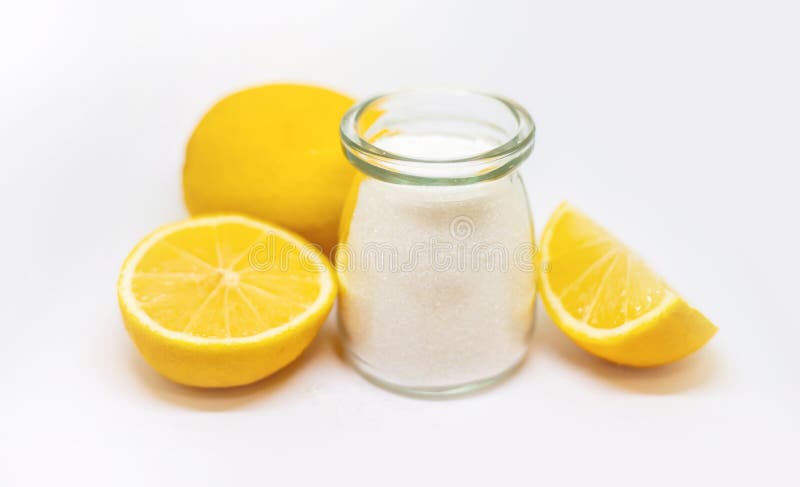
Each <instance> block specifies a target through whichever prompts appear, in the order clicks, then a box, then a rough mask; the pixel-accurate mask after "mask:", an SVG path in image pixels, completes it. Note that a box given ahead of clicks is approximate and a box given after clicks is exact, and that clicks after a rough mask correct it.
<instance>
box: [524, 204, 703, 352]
mask: <svg viewBox="0 0 800 487" xmlns="http://www.w3.org/2000/svg"><path fill="white" fill-rule="evenodd" d="M538 259H539V265H538V266H537V269H538V273H539V281H540V284H541V287H540V289H541V295H542V300H543V301H544V304H545V308H546V309H547V311H548V314H549V315H550V317H551V318H552V319H553V321H554V322H555V323H556V325H558V327H559V328H561V330H562V331H563V332H564V333H566V334H567V336H569V337H570V338H571V339H572V340H573V341H574V342H575V343H576V344H578V345H579V346H580V347H582V348H583V349H585V350H587V351H588V352H590V353H592V354H594V355H597V356H599V357H602V358H604V359H607V360H610V361H612V362H616V363H619V364H624V365H630V366H636V367H648V366H655V365H662V364H667V363H670V362H674V361H675V360H678V359H680V358H682V357H685V356H687V355H689V354H690V353H692V352H694V351H695V350H697V349H699V348H700V347H702V346H703V345H704V344H705V343H706V342H708V340H710V339H711V337H712V336H713V335H714V333H716V331H717V327H716V326H714V325H713V324H712V323H711V322H710V321H709V320H708V319H706V317H705V316H703V315H702V314H701V313H700V312H699V311H697V310H695V309H694V308H692V307H690V306H689V305H688V304H687V303H686V302H685V301H684V300H683V299H681V297H680V296H678V295H677V294H676V293H675V292H674V291H673V290H672V289H671V288H670V287H669V286H668V285H667V284H666V283H665V282H664V280H663V279H662V278H661V277H659V276H658V275H657V274H656V273H655V272H653V271H652V270H650V268H649V267H647V265H646V264H645V263H644V262H643V261H642V259H641V258H639V257H638V256H637V255H635V254H634V253H633V252H631V251H630V250H629V249H628V248H627V247H625V245H623V244H622V243H621V242H620V241H619V240H617V239H616V238H615V237H614V236H612V235H611V234H610V233H608V232H607V231H606V230H605V229H603V228H602V227H601V226H599V225H598V224H596V223H595V222H594V221H592V220H591V219H589V218H588V217H587V216H586V215H584V214H583V213H581V212H580V211H578V210H577V209H575V208H574V207H573V206H571V205H570V204H569V203H566V202H565V203H562V204H561V205H560V206H559V207H558V209H557V210H556V211H555V212H554V214H553V215H552V216H551V217H550V220H549V221H548V223H547V226H546V228H545V230H544V233H543V235H542V245H541V252H540V253H539V256H538Z"/></svg>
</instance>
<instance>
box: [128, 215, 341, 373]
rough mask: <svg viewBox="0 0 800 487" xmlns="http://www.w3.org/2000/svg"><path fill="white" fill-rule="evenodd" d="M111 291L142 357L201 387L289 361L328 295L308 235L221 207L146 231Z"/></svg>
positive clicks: (313, 330)
mask: <svg viewBox="0 0 800 487" xmlns="http://www.w3.org/2000/svg"><path fill="white" fill-rule="evenodd" d="M117 289H118V296H119V304H120V308H121V310H122V315H123V318H124V321H125V326H126V328H127V330H128V333H129V334H130V336H131V338H132V339H133V341H134V343H135V344H136V346H137V348H138V349H139V351H140V352H141V354H142V356H143V357H144V359H145V360H146V361H147V363H149V364H150V365H151V366H152V367H153V368H154V369H156V370H157V371H158V372H159V373H161V374H162V375H164V376H165V377H167V378H169V379H171V380H173V381H175V382H178V383H181V384H186V385H192V386H200V387H231V386H237V385H243V384H247V383H250V382H254V381H257V380H259V379H262V378H264V377H266V376H267V375H269V374H271V373H273V372H275V371H277V370H279V369H281V368H282V367H284V366H285V365H287V364H288V363H290V362H291V361H293V360H294V359H295V358H297V357H298V356H299V355H300V353H301V352H302V351H303V350H304V349H305V348H306V347H307V346H308V345H309V343H311V341H312V340H313V339H314V337H315V336H316V334H317V331H318V330H319V328H320V326H321V325H322V323H323V322H324V320H325V317H326V316H327V314H328V312H329V311H330V309H331V306H332V305H333V301H334V298H335V295H336V283H335V280H334V277H333V273H332V271H331V268H330V264H329V263H328V262H327V260H326V259H325V257H324V256H323V255H322V254H321V253H320V252H319V250H317V249H316V248H314V247H313V246H312V245H311V244H310V243H308V242H307V241H306V240H304V239H302V238H301V237H298V236H297V235H295V234H293V233H290V232H288V231H286V230H283V229H281V228H278V227H276V226H272V225H269V224H267V223H263V222H260V221H257V220H254V219H251V218H248V217H244V216H239V215H228V214H226V215H214V216H207V217H202V218H195V219H190V220H186V221H182V222H179V223H175V224H172V225H167V226H165V227H162V228H160V229H158V230H156V231H155V232H153V233H151V234H150V235H149V236H147V237H146V238H145V239H144V240H142V241H141V242H140V243H139V244H138V245H137V246H136V247H135V248H134V250H133V251H132V252H131V254H130V255H129V256H128V258H127V259H126V261H125V263H124V265H123V267H122V271H121V273H120V277H119V282H118V287H117Z"/></svg>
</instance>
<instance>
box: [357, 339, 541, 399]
mask: <svg viewBox="0 0 800 487" xmlns="http://www.w3.org/2000/svg"><path fill="white" fill-rule="evenodd" d="M342 348H343V349H344V351H345V355H346V357H347V360H348V361H349V362H350V364H351V365H352V366H353V368H354V369H356V371H357V372H358V373H359V374H360V375H361V376H362V377H364V378H365V379H366V380H368V381H369V382H371V383H373V384H375V385H376V386H378V387H380V388H381V389H385V390H387V391H389V392H393V393H395V394H401V395H404V396H411V397H418V398H427V399H435V398H447V397H457V396H465V395H469V394H471V393H473V392H478V391H480V390H482V389H486V388H488V387H491V386H493V385H496V384H498V383H500V382H502V381H503V380H504V379H506V378H508V377H509V376H511V375H512V374H513V373H514V372H516V370H517V369H518V368H519V367H520V365H522V363H523V362H525V359H526V358H527V356H528V348H526V350H525V352H524V353H522V354H520V356H519V358H517V359H516V360H515V361H514V362H512V363H511V365H509V366H508V367H507V368H506V369H504V370H503V371H501V372H499V373H497V374H494V375H492V376H489V377H484V378H480V379H476V380H474V381H470V382H466V383H460V384H453V385H445V386H433V387H430V386H424V387H417V386H409V385H406V384H397V383H395V382H391V381H387V380H385V379H383V378H381V377H380V374H378V373H377V372H376V371H375V370H374V369H373V368H372V367H371V366H370V365H369V364H368V363H367V362H365V361H364V360H363V359H361V357H359V356H358V355H356V354H355V353H354V352H353V351H352V350H350V349H349V348H348V347H347V345H346V344H343V347H342Z"/></svg>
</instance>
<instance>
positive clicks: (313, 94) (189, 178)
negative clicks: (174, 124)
mask: <svg viewBox="0 0 800 487" xmlns="http://www.w3.org/2000/svg"><path fill="white" fill-rule="evenodd" d="M352 104H353V100H352V99H351V98H349V97H347V96H345V95H342V94H339V93H336V92H334V91H330V90H327V89H324V88H319V87H315V86H304V85H296V84H273V85H265V86H259V87H256V88H251V89H248V90H244V91H240V92H238V93H235V94H233V95H231V96H228V97H227V98H224V99H223V100H221V101H220V102H219V103H217V104H216V105H215V106H214V107H213V108H211V110H210V111H209V112H208V113H207V114H206V115H205V116H204V117H203V119H202V120H201V121H200V123H199V124H198V126H197V128H196V129H195V131H194V133H193V134H192V137H191V139H190V140H189V144H188V146H187V148H186V163H185V165H184V168H183V191H184V199H185V201H186V206H187V207H188V209H189V212H190V213H192V214H193V215H196V214H201V213H213V212H220V211H232V212H237V213H245V214H248V215H251V216H255V217H258V218H261V219H263V220H267V221H270V222H274V223H277V224H278V225H281V226H283V227H286V228H288V229H291V230H293V231H295V232H297V233H299V234H300V235H303V236H304V237H306V238H307V239H309V240H310V241H312V242H314V243H316V244H319V245H321V246H322V247H323V249H325V250H326V251H329V250H330V249H331V248H332V247H333V246H334V245H335V244H336V241H337V228H338V225H339V217H340V215H341V212H342V206H343V204H344V200H345V197H346V196H347V191H348V188H349V186H350V181H351V180H352V178H353V175H354V174H355V170H354V169H353V168H352V166H351V165H350V164H349V163H348V162H347V160H346V159H345V157H344V155H343V154H342V150H341V147H340V143H339V121H340V120H341V118H342V116H343V115H344V113H345V112H346V111H347V109H348V108H349V107H350V106H351V105H352Z"/></svg>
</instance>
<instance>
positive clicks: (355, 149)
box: [340, 88, 536, 185]
mask: <svg viewBox="0 0 800 487" xmlns="http://www.w3.org/2000/svg"><path fill="white" fill-rule="evenodd" d="M414 95H429V96H442V97H454V96H459V97H465V98H468V97H471V98H480V99H484V100H490V101H495V102H499V104H500V105H501V106H502V107H503V108H504V109H505V110H506V111H507V113H508V114H510V115H511V116H512V117H513V120H514V122H515V124H516V125H515V127H514V129H513V130H512V131H510V133H509V134H507V138H506V139H505V141H504V142H502V143H498V144H497V145H494V146H493V147H491V148H490V149H487V150H485V151H482V152H479V153H477V154H471V155H469V156H465V157H454V158H444V159H440V158H436V159H431V158H421V157H413V156H408V155H403V154H398V153H396V152H392V151H389V150H386V149H382V148H380V147H378V146H377V145H375V144H374V143H373V142H371V141H370V140H367V139H366V138H364V137H363V136H362V134H361V131H360V130H359V129H358V128H359V123H360V122H361V120H362V117H363V116H364V115H365V114H367V113H369V111H370V110H371V109H376V108H377V107H379V106H380V105H382V104H383V103H385V102H387V101H389V100H392V99H395V98H401V97H404V96H414ZM373 113H375V112H373ZM535 134H536V125H535V124H534V122H533V118H532V117H531V115H530V114H529V113H528V111H527V110H526V109H525V108H523V107H522V106H521V105H520V104H518V103H516V102H515V101H513V100H510V99H508V98H505V97H502V96H497V95H492V94H488V93H483V92H478V91H471V90H454V89H431V88H423V89H413V90H404V91H397V92H390V93H384V94H380V95H376V96H372V97H369V98H367V99H365V100H363V101H360V102H358V103H357V104H355V105H354V106H353V107H351V108H350V110H348V111H347V113H345V115H344V117H342V121H341V124H340V135H341V141H342V148H343V150H344V152H345V155H346V156H347V158H348V160H349V161H350V162H351V163H352V164H353V165H354V166H356V168H357V169H359V170H361V171H362V172H365V173H367V174H369V175H371V176H373V177H376V178H378V179H382V180H385V181H389V182H395V183H404V184H425V185H436V184H448V185H452V184H470V183H473V182H477V181H483V180H489V179H496V178H498V177H501V176H503V175H505V174H508V173H509V172H511V171H512V170H514V169H515V168H516V167H517V166H518V165H519V164H521V163H522V162H523V161H524V160H525V159H527V157H528V156H529V155H530V153H531V150H532V149H533V143H534V138H535Z"/></svg>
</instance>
